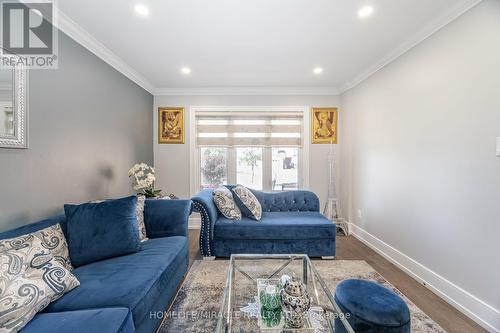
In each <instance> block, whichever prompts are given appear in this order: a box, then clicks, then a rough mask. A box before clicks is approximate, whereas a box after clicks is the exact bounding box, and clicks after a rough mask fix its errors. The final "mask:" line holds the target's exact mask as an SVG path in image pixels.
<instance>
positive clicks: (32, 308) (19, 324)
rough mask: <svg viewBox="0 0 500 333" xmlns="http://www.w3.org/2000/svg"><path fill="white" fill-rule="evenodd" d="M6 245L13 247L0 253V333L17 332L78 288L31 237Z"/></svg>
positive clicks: (37, 240)
mask: <svg viewBox="0 0 500 333" xmlns="http://www.w3.org/2000/svg"><path fill="white" fill-rule="evenodd" d="M4 242H5V241H0V243H2V245H5V244H3V243H4ZM7 242H8V245H9V246H10V245H12V246H13V247H12V248H11V249H10V250H2V251H0V313H1V316H0V333H7V332H17V331H19V330H20V329H21V328H23V327H24V326H25V325H26V324H27V323H28V322H29V321H30V320H31V319H33V317H34V316H35V315H36V314H37V312H40V311H42V310H43V309H44V308H45V307H46V306H47V305H48V304H49V303H50V302H52V301H55V300H57V299H59V298H60V297H61V296H62V295H64V294H65V293H67V292H68V291H70V290H72V289H73V288H75V287H77V286H79V285H80V282H78V280H77V279H76V277H75V276H74V275H73V274H72V273H71V272H70V271H69V270H67V269H66V268H65V267H64V266H63V265H61V264H60V263H59V261H58V260H56V259H55V258H54V257H53V255H52V253H51V252H50V250H48V249H47V248H46V247H45V246H44V245H43V244H42V241H41V240H40V239H39V238H38V237H35V236H34V235H33V234H30V235H25V236H21V237H17V238H15V239H10V240H7ZM4 247H5V246H4Z"/></svg>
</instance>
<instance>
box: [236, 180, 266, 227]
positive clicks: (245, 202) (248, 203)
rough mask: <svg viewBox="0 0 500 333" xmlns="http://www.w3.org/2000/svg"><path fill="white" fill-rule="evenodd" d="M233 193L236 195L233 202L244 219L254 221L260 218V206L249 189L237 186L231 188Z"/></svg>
mask: <svg viewBox="0 0 500 333" xmlns="http://www.w3.org/2000/svg"><path fill="white" fill-rule="evenodd" d="M233 193H234V194H236V195H235V198H234V201H235V202H236V204H237V205H238V207H239V208H240V210H241V212H242V213H243V214H244V215H245V216H246V217H249V218H251V219H253V220H256V221H259V220H260V219H261V218H262V206H261V205H260V202H259V200H257V198H256V197H255V195H254V194H253V193H252V192H251V191H250V190H249V189H247V188H246V187H244V186H241V185H238V186H236V187H235V188H233Z"/></svg>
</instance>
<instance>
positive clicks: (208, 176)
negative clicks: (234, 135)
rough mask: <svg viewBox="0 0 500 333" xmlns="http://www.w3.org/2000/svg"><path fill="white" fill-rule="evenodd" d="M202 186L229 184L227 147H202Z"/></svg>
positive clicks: (211, 186)
mask: <svg viewBox="0 0 500 333" xmlns="http://www.w3.org/2000/svg"><path fill="white" fill-rule="evenodd" d="M200 153H201V156H200V161H201V165H200V171H201V188H217V187H218V186H219V185H222V184H227V148H225V147H202V148H200Z"/></svg>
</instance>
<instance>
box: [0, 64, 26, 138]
mask: <svg viewBox="0 0 500 333" xmlns="http://www.w3.org/2000/svg"><path fill="white" fill-rule="evenodd" d="M0 148H28V70H27V69H26V68H24V67H18V68H16V69H4V68H2V69H0Z"/></svg>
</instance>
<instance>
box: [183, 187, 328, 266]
mask: <svg viewBox="0 0 500 333" xmlns="http://www.w3.org/2000/svg"><path fill="white" fill-rule="evenodd" d="M227 187H228V188H230V189H231V188H232V187H234V185H227ZM251 191H252V193H253V194H254V195H255V196H256V197H257V199H258V200H259V202H260V204H261V206H262V219H261V220H260V221H254V220H252V219H249V218H247V217H243V218H242V219H241V220H240V221H235V220H229V219H227V218H225V217H224V216H223V215H222V214H220V212H219V210H218V209H217V206H216V205H215V203H214V202H213V199H212V193H213V190H211V189H207V190H203V191H201V192H199V193H198V194H197V195H196V196H194V197H193V198H191V200H192V201H193V208H194V210H195V211H197V212H199V213H200V215H201V232H200V250H201V254H202V255H203V256H204V257H230V256H231V254H233V253H240V254H241V253H247V254H283V253H288V254H292V253H293V254H307V255H309V256H310V257H333V256H335V235H336V226H335V224H333V223H332V222H331V221H330V220H328V219H327V218H326V217H324V216H323V215H322V214H321V213H320V212H319V199H318V197H317V196H316V194H314V193H313V192H310V191H285V192H262V191H256V190H251Z"/></svg>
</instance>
